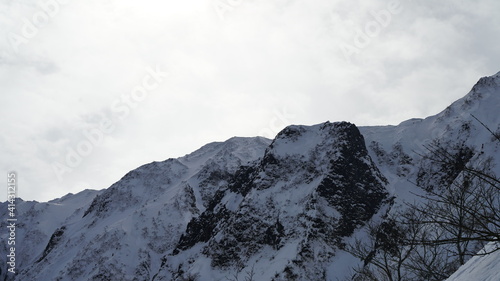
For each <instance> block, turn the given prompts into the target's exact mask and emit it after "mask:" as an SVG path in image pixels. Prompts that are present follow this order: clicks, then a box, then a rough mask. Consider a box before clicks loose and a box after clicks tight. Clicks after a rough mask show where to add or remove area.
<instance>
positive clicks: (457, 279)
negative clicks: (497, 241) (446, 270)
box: [446, 244, 500, 281]
mask: <svg viewBox="0 0 500 281" xmlns="http://www.w3.org/2000/svg"><path fill="white" fill-rule="evenodd" d="M492 248H494V245H493V244H488V245H486V247H485V251H486V252H489V251H490V250H491V249H492ZM482 252H483V251H480V252H479V254H481V253H482ZM446 280H447V281H470V280H481V281H497V280H500V251H496V252H494V253H491V254H489V255H486V256H481V255H478V256H475V257H472V258H471V259H470V260H469V261H468V262H467V263H466V264H464V265H462V266H461V267H460V268H459V269H458V270H457V272H455V273H453V275H452V276H450V278H448V279H446Z"/></svg>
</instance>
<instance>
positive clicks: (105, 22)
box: [0, 0, 500, 200]
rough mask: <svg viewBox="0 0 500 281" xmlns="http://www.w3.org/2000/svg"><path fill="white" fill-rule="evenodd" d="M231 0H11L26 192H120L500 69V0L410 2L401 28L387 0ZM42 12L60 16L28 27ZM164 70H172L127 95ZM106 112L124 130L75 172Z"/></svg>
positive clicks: (431, 100)
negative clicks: (230, 142) (263, 139)
mask: <svg viewBox="0 0 500 281" xmlns="http://www.w3.org/2000/svg"><path fill="white" fill-rule="evenodd" d="M221 1H223V2H224V3H225V0H221ZM66 2H67V3H66ZM41 3H59V2H55V0H54V1H52V2H50V1H49V0H46V1H42V2H41ZM216 3H220V2H218V1H212V0H198V1H195V3H193V2H192V1H191V2H190V3H183V2H179V1H156V0H147V1H144V2H141V5H140V6H138V5H137V4H136V3H133V2H131V1H113V0H110V1H97V0H92V1H85V2H81V1H71V0H69V1H65V4H62V3H61V4H59V5H58V7H57V9H56V7H55V6H50V5H49V6H45V8H44V7H42V6H40V5H38V4H31V2H29V1H27V2H25V3H23V2H19V1H16V3H15V4H14V3H13V2H11V1H6V0H4V1H0V11H3V12H1V13H0V30H2V31H3V33H4V34H3V36H0V85H2V89H1V90H0V104H2V105H3V108H2V111H1V112H0V120H1V122H2V123H1V126H0V127H1V129H0V133H1V136H2V137H1V138H0V144H1V147H0V154H1V155H2V158H1V159H2V160H1V166H2V170H3V171H4V172H7V171H9V170H16V171H18V173H19V176H20V178H21V179H20V180H21V183H22V184H21V185H20V187H19V195H20V196H21V197H22V198H25V199H36V200H50V199H52V198H54V197H58V196H62V195H64V194H65V193H68V192H78V191H80V190H81V189H82V188H94V189H101V188H106V187H108V186H109V185H110V184H112V183H113V182H114V181H116V180H118V179H119V178H120V177H121V176H122V175H124V174H125V173H126V172H127V171H128V170H130V169H133V168H135V167H137V166H139V165H141V164H144V163H146V162H151V161H154V160H163V159H165V158H168V157H178V156H182V155H183V154H185V153H188V152H191V151H193V150H194V149H196V148H198V147H199V146H201V145H203V144H205V143H207V142H210V141H220V140H225V139H227V138H229V137H232V136H235V135H238V136H254V135H258V134H266V135H272V134H273V133H274V134H275V133H277V131H278V130H279V129H281V128H283V127H284V126H286V125H288V124H290V123H300V124H314V123H319V122H324V121H326V120H330V121H336V120H348V121H352V122H354V123H356V124H358V125H375V124H397V123H399V122H401V121H403V120H405V119H408V118H412V117H425V116H427V115H430V114H435V113H437V112H438V111H440V110H441V109H444V108H445V107H446V106H447V105H449V104H450V103H451V102H453V101H454V100H456V99H457V98H460V97H461V96H463V95H465V94H466V93H467V92H468V90H469V89H470V88H471V87H472V85H473V84H474V83H475V82H476V81H477V80H478V78H479V77H481V76H485V75H491V74H493V73H496V72H498V71H499V70H500V69H498V65H500V62H499V60H500V57H499V56H498V51H497V48H496V46H498V43H499V42H498V41H499V39H498V38H499V37H498V36H497V35H498V34H499V31H500V22H499V21H500V19H499V18H498V17H497V16H496V14H495V11H498V9H499V8H500V7H499V6H500V2H498V1H493V0H489V1H481V2H480V3H477V2H476V1H451V0H447V1H439V2H437V3H434V2H433V3H430V2H427V1H399V2H398V3H399V6H398V7H400V11H399V12H397V13H391V14H390V20H389V21H388V22H384V15H387V14H386V13H385V11H388V9H389V8H388V7H389V6H388V5H389V2H387V1H331V0H330V1H327V0H319V1H314V2H311V1H306V0H294V1H284V0H281V1H263V0H252V1H250V0H248V1H245V0H243V1H241V3H240V4H235V5H234V6H233V7H231V8H230V9H228V10H222V11H221V10H220V9H219V10H218V12H217V10H216V7H215V6H214V5H215V4H216ZM232 3H236V2H232ZM219 8H220V7H219ZM44 9H45V10H44ZM47 9H48V10H47ZM40 12H45V13H46V14H47V15H48V17H47V18H48V20H47V21H46V22H44V23H43V24H40V25H37V24H36V25H35V27H36V31H33V30H31V31H32V32H31V33H30V34H29V35H30V36H31V37H30V38H26V37H22V36H23V29H25V28H27V27H26V20H27V21H29V22H32V23H33V22H34V19H33V17H34V16H35V18H36V15H38V16H39V15H40ZM37 13H38V14H37ZM221 13H223V18H224V20H222V19H221V17H220V14H221ZM377 17H379V18H378V19H379V21H380V20H382V23H378V24H377ZM39 20H42V21H43V19H42V18H39ZM385 20H387V18H386V19H385ZM377 26H378V27H377ZM367 28H368V33H370V32H371V35H373V36H368V37H367V39H368V41H367V42H365V43H366V44H362V45H361V47H360V46H356V41H355V40H356V38H357V37H356V36H359V32H360V31H361V32H363V33H365V37H366V33H367ZM25 31H26V30H25ZM13 34H14V35H13ZM16 35H18V36H21V38H24V39H19V37H16ZM13 38H15V39H17V40H18V41H13V40H14V39H13ZM358 39H359V38H358ZM365 39H366V38H365ZM19 40H21V41H19ZM13 42H14V43H13ZM358 43H359V42H358ZM342 46H344V47H345V46H351V47H352V46H354V47H355V48H356V49H350V50H351V51H352V50H356V52H354V53H351V54H350V55H349V56H347V58H346V53H345V48H344V49H342ZM157 66H158V67H160V69H161V71H165V72H166V71H168V72H169V73H170V76H169V77H168V78H165V79H164V80H163V81H162V82H161V83H159V85H158V86H157V87H156V88H155V89H153V90H148V91H147V95H146V96H145V97H144V99H142V100H141V101H135V100H132V102H133V104H131V105H127V104H126V103H125V101H124V100H123V96H125V97H129V98H130V97H131V95H132V92H133V91H134V89H136V87H141V86H142V85H143V83H144V79H148V78H145V77H146V76H148V75H149V74H148V73H149V72H148V70H147V69H148V68H153V69H154V68H155V67H157ZM113 105H115V106H114V107H113ZM117 108H121V109H122V110H121V111H120V110H117ZM126 108H128V113H127V114H125V110H126ZM283 116H286V118H285V117H283ZM103 120H108V121H109V122H111V123H110V124H111V125H113V128H114V129H113V130H112V131H111V132H109V133H103V134H102V139H100V141H99V142H96V144H95V145H94V144H92V147H91V148H88V149H91V152H90V153H89V154H88V155H86V156H84V157H82V159H81V161H80V163H79V164H78V165H76V166H75V167H71V168H70V169H69V170H71V171H66V172H65V173H64V174H63V176H62V180H60V179H59V178H58V176H57V175H56V173H54V163H61V164H64V165H65V161H66V159H65V158H66V157H67V155H68V153H70V151H71V150H77V149H78V148H80V149H83V150H84V148H85V144H84V143H85V142H86V141H88V142H90V140H89V137H88V134H89V133H88V132H89V131H92V130H94V129H96V128H99V127H100V126H101V123H102V122H104V121H103ZM108 125H109V124H108ZM96 136H97V135H94V137H96ZM83 150H82V151H83ZM5 198H6V197H5V195H2V196H1V197H0V200H5Z"/></svg>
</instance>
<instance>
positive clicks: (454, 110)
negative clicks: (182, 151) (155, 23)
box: [0, 74, 500, 280]
mask: <svg viewBox="0 0 500 281" xmlns="http://www.w3.org/2000/svg"><path fill="white" fill-rule="evenodd" d="M499 108H500V75H499V74H497V75H494V76H491V77H485V78H481V80H479V82H478V83H477V84H476V85H475V86H474V87H473V89H472V90H471V92H470V93H469V94H468V95H466V96H465V97H464V98H462V99H460V100H458V101H457V102H455V103H453V104H452V105H450V106H449V107H448V108H447V109H445V110H444V111H443V112H441V113H439V114H437V115H435V116H431V117H428V118H426V119H412V120H408V121H405V122H403V123H401V124H399V125H398V126H384V127H360V128H358V127H356V126H355V125H353V124H351V123H347V122H336V123H330V122H326V123H323V124H319V125H314V126H289V127H287V128H285V129H284V130H283V131H281V132H280V133H279V134H278V135H277V136H276V137H275V139H274V140H272V141H271V140H268V139H265V138H260V137H256V138H232V139H229V140H227V141H225V142H221V143H211V144H207V145H206V146H204V147H202V148H200V149H199V150H197V151H195V152H193V153H191V154H189V155H186V156H184V157H181V158H178V159H168V160H166V161H163V162H154V163H150V164H146V165H144V166H141V167H139V168H137V169H135V170H133V171H131V172H129V173H128V174H126V175H125V176H124V177H123V178H122V179H121V180H119V181H118V182H116V183H115V184H113V185H112V186H111V187H109V188H108V189H105V190H101V191H92V190H87V191H83V192H81V193H78V194H75V195H73V194H69V195H67V196H65V197H63V198H60V199H55V200H52V201H50V202H47V203H38V202H25V201H20V202H19V203H18V208H17V209H18V217H19V218H22V223H19V224H18V230H17V239H18V241H22V243H21V244H20V245H19V246H18V247H17V250H18V261H19V263H18V264H17V265H16V267H17V269H18V272H19V273H18V274H17V276H16V280H190V278H191V280H195V279H196V278H198V280H224V279H227V278H229V279H236V278H239V279H240V280H243V279H245V277H248V276H250V275H253V277H254V280H336V278H339V279H342V278H344V277H346V276H348V275H349V274H350V273H352V271H351V267H352V266H355V265H356V263H360V261H357V260H355V259H353V258H352V257H350V256H348V255H347V254H346V253H345V252H344V251H343V250H342V249H343V247H344V245H345V244H346V243H348V242H350V241H351V239H352V238H353V237H358V238H362V235H361V234H360V233H361V231H360V230H361V229H362V228H363V227H364V226H365V225H366V224H367V223H368V222H373V221H380V220H381V219H383V218H384V217H386V216H387V215H390V214H391V212H392V211H393V210H394V209H396V208H402V207H403V206H404V202H408V201H410V202H411V201H413V200H417V199H418V197H416V196H415V194H419V193H420V194H421V193H423V192H425V190H433V189H438V188H440V186H443V185H446V184H450V183H452V182H453V181H454V180H455V179H456V178H457V177H458V175H460V173H461V172H462V170H463V168H464V166H465V165H466V164H474V165H476V164H477V165H479V164H484V163H486V162H488V167H490V169H491V172H493V173H496V174H497V175H499V174H500V170H499V168H498V167H500V165H498V164H500V163H499V162H500V156H499V155H500V153H499V151H498V150H499V144H498V141H497V140H495V139H494V138H493V137H492V134H491V133H490V132H488V131H487V130H486V129H485V128H484V126H483V125H482V124H481V123H480V122H478V121H477V120H480V121H481V122H482V123H483V124H484V125H486V126H487V127H488V128H490V129H491V130H492V131H493V133H496V134H498V133H499V132H500V127H499V124H500V117H499V115H498V109H499ZM430 144H433V145H439V146H442V147H446V148H447V150H448V151H449V153H450V154H451V155H453V157H455V158H454V159H455V160H456V161H455V162H454V163H455V165H452V166H449V165H448V166H445V165H436V164H435V163H432V162H430V161H428V159H427V158H426V155H427V154H429V153H430V152H429V151H428V150H427V149H426V146H428V145H430ZM417 185H418V186H419V187H417ZM6 204H7V203H2V204H1V206H0V207H1V208H0V212H1V213H0V214H1V215H2V216H5V215H6V214H5V210H7V207H6V206H4V205H6ZM5 224H6V223H5V222H2V223H1V227H2V228H5V227H6V225H5ZM1 247H4V248H5V247H6V245H3V246H1ZM4 250H5V251H6V249H4ZM5 259H6V257H5V256H2V257H0V262H2V263H5V262H6V260H5ZM5 276H6V272H4V271H1V272H0V278H1V279H4V278H5Z"/></svg>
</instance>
